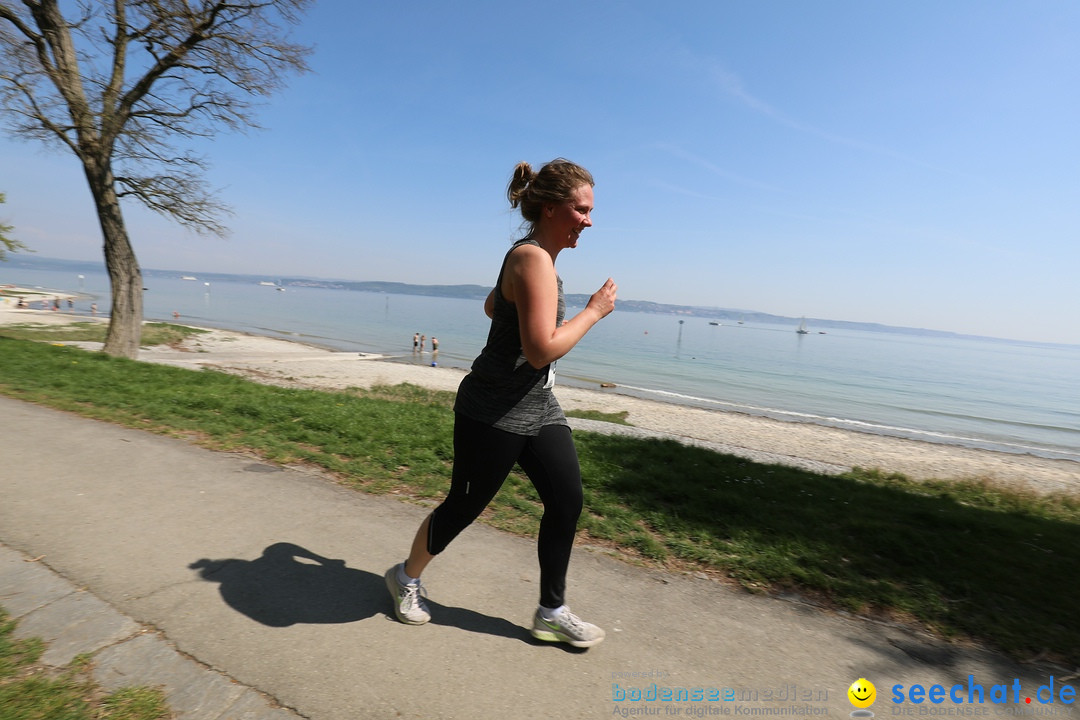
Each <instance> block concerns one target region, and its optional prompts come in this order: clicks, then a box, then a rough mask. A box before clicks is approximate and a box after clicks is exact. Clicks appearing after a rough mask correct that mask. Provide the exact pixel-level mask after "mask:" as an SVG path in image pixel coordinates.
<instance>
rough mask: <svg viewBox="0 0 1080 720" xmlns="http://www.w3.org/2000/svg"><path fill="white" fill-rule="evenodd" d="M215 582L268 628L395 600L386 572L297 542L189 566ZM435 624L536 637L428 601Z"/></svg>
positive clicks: (340, 618)
mask: <svg viewBox="0 0 1080 720" xmlns="http://www.w3.org/2000/svg"><path fill="white" fill-rule="evenodd" d="M188 567H189V568H190V569H192V570H198V571H199V577H200V578H202V579H203V580H206V581H207V582H216V583H218V584H219V585H220V587H219V588H218V589H219V591H220V592H221V597H222V599H223V600H224V601H225V603H226V604H227V605H228V606H229V607H231V608H232V609H234V610H236V611H237V612H239V613H241V614H243V615H246V616H247V617H249V618H251V619H252V620H254V621H255V622H257V623H261V624H263V625H267V626H269V627H289V626H290V625H297V624H327V623H329V624H334V623H350V622H356V621H357V620H364V619H365V618H369V617H374V616H375V615H379V614H382V615H384V616H387V617H393V612H394V611H393V604H392V601H391V599H390V594H389V592H388V591H387V589H386V583H385V581H384V580H383V576H382V575H377V574H375V573H371V572H368V571H366V570H357V569H355V568H350V567H346V565H345V561H344V560H341V559H336V558H327V557H323V556H322V555H319V554H317V553H314V552H312V551H310V550H308V549H307V548H303V547H300V546H299V545H295V544H293V543H288V542H279V543H274V544H273V545H270V546H268V547H267V548H266V549H265V550H263V553H262V555H261V556H260V557H258V558H256V559H254V560H243V559H239V558H227V559H223V560H209V559H207V558H203V559H200V560H196V561H195V562H193V563H191V564H190V565H188ZM428 604H429V605H430V607H431V611H432V620H431V622H432V624H433V625H444V626H447V627H456V628H458V629H460V630H465V631H468V632H475V633H482V634H485V635H495V636H497V637H505V638H509V639H512V640H520V641H522V642H531V641H532V638H531V637H530V635H529V632H528V630H527V629H526V628H523V627H521V626H519V625H515V624H513V623H512V622H510V621H508V620H505V619H503V618H497V617H492V616H490V615H484V614H482V613H478V612H476V611H474V610H467V609H465V608H458V607H449V606H445V605H440V604H438V603H435V602H432V601H428Z"/></svg>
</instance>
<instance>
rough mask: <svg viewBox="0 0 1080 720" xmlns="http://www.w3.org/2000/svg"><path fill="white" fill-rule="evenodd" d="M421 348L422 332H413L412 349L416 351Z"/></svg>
mask: <svg viewBox="0 0 1080 720" xmlns="http://www.w3.org/2000/svg"><path fill="white" fill-rule="evenodd" d="M419 349H420V333H413V336H412V351H413V352H416V351H417V350H419Z"/></svg>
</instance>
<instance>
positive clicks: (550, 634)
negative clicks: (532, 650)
mask: <svg viewBox="0 0 1080 720" xmlns="http://www.w3.org/2000/svg"><path fill="white" fill-rule="evenodd" d="M532 636H533V637H534V638H536V639H537V640H545V641H547V642H564V643H570V644H571V645H573V646H574V647H579V648H587V647H592V646H593V645H597V644H599V643H600V641H602V640H603V639H604V631H603V630H601V629H600V628H598V627H596V626H595V625H593V624H592V623H587V622H585V621H584V620H582V619H581V618H579V617H578V616H577V615H575V614H574V613H572V612H570V611H569V610H564V611H563V612H562V614H560V615H559V617H557V618H555V619H554V620H545V619H544V618H543V616H542V615H540V611H539V610H537V611H536V615H534V616H533V626H532Z"/></svg>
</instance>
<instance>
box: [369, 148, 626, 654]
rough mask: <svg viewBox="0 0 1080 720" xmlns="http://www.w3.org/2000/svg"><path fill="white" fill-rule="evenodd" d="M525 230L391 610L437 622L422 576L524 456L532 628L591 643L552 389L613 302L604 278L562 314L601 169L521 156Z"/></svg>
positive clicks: (575, 499)
mask: <svg viewBox="0 0 1080 720" xmlns="http://www.w3.org/2000/svg"><path fill="white" fill-rule="evenodd" d="M507 197H508V199H509V201H510V207H511V208H517V207H519V206H520V208H521V215H522V218H523V219H524V220H525V227H526V229H527V231H528V232H527V234H526V235H525V237H524V238H523V239H521V240H519V241H517V242H515V243H514V244H513V245H512V246H511V248H510V250H509V251H508V252H507V253H506V256H505V257H504V259H503V264H502V268H501V269H500V271H499V277H498V280H497V282H496V284H495V287H494V288H493V289H492V291H491V293H490V294H489V295H488V297H487V300H486V301H485V302H484V312H485V313H486V314H487V315H488V317H490V318H491V327H490V329H489V331H488V338H487V344H486V345H485V347H484V349H483V350H482V351H481V352H480V355H479V356H478V357H477V358H476V360H475V361H474V362H473V366H472V370H471V371H470V373H469V374H468V375H466V376H465V378H464V379H463V380H462V381H461V384H460V386H459V387H458V393H457V399H456V401H455V403H454V413H455V415H454V468H453V473H452V476H451V480H450V491H449V493H448V494H447V496H446V498H445V499H444V500H443V502H442V504H440V505H439V506H438V507H437V508H435V510H434V511H432V513H431V514H430V515H429V516H428V517H427V518H426V519H425V520H424V521H423V522H422V523H421V524H420V527H419V529H418V530H417V532H416V536H415V537H414V539H413V543H412V547H411V550H410V552H409V556H408V558H407V559H406V560H405V562H403V563H399V564H397V565H395V566H393V567H391V568H390V569H389V570H387V571H386V575H385V578H386V585H387V587H388V588H389V590H390V593H391V595H392V596H393V599H394V614H395V615H396V616H397V618H398V620H400V621H401V622H403V623H406V624H409V625H422V624H424V623H426V622H428V621H429V620H430V619H431V613H430V611H429V610H428V606H427V603H425V602H424V599H423V594H424V592H425V591H424V589H423V587H422V586H421V584H420V575H421V573H423V571H424V569H425V568H426V567H427V565H428V563H430V562H431V560H432V559H433V558H434V557H435V556H436V555H438V554H439V553H441V552H442V551H443V550H445V549H446V547H447V546H448V545H449V544H450V542H451V541H452V540H453V539H454V538H455V537H457V535H458V534H459V533H460V532H461V531H462V530H464V529H465V528H466V527H468V526H469V525H470V524H471V523H472V522H473V521H474V520H475V519H476V518H477V516H479V515H480V513H481V512H482V511H483V509H484V508H485V507H486V506H487V504H488V503H489V502H491V499H492V498H493V497H494V496H495V494H496V493H497V492H498V490H499V488H500V487H501V486H502V483H503V481H504V480H505V479H506V476H507V475H508V474H509V472H510V470H511V468H513V466H514V464H515V463H517V464H518V465H519V466H520V467H521V469H522V470H524V471H525V474H526V475H527V476H528V477H529V480H530V481H531V482H532V483H533V486H534V487H535V488H536V491H537V493H538V494H539V496H540V499H541V501H542V502H543V504H544V514H543V517H542V518H541V520H540V534H539V538H538V541H537V545H538V547H537V551H538V556H539V561H540V602H539V606H538V607H537V610H536V613H535V614H534V616H533V624H532V629H531V632H532V635H533V637H535V638H537V639H539V640H543V641H548V642H566V643H569V644H571V645H573V646H575V647H591V646H593V645H596V644H597V643H599V642H600V641H601V640H603V639H604V631H603V630H601V629H600V628H599V627H597V626H596V625H593V624H591V623H587V622H584V621H582V620H581V619H580V618H579V617H578V616H577V615H575V614H574V613H572V612H570V609H569V608H568V607H567V606H566V604H565V598H564V595H565V592H566V573H567V568H568V566H569V563H570V551H571V548H572V547H573V544H574V535H575V534H576V533H577V521H578V517H579V516H580V514H581V509H582V488H581V469H580V467H579V465H578V457H577V450H576V449H575V447H574V441H573V438H572V437H571V435H570V427H569V425H568V424H567V421H566V416H565V415H564V414H563V411H562V408H561V407H560V406H559V403H558V401H557V400H556V399H555V395H554V394H553V393H552V386H553V385H554V382H555V361H556V360H558V359H559V358H561V357H562V356H564V355H566V353H568V352H570V350H571V349H572V348H573V347H574V346H575V345H576V344H577V343H578V341H580V340H581V338H582V337H584V336H585V334H586V333H587V332H588V331H589V330H590V329H591V328H592V327H593V326H594V325H595V324H596V323H597V322H599V321H600V320H601V319H602V318H604V317H606V316H607V315H608V314H609V313H610V312H611V311H612V310H614V308H615V291H616V285H615V283H614V281H613V280H612V279H611V278H608V279H607V281H606V282H605V283H604V284H603V286H602V287H601V288H600V289H599V290H597V291H596V292H595V293H594V294H593V295H592V297H591V298H590V299H589V302H588V303H587V304H586V306H585V309H584V310H582V311H581V312H580V313H578V314H577V315H575V316H574V317H573V318H571V319H570V320H568V321H566V322H564V314H565V307H566V306H565V302H564V300H563V290H562V280H561V279H560V278H559V276H558V275H557V274H556V272H555V260H556V258H557V257H558V255H559V253H560V252H561V251H563V250H566V249H568V248H575V247H577V244H578V238H579V236H580V235H581V233H582V231H583V230H584V229H585V228H587V227H590V226H592V220H591V218H590V215H591V213H592V210H593V178H592V175H590V174H589V172H588V171H587V170H586V169H585V168H583V167H581V166H579V165H576V164H575V163H572V162H570V161H568V160H563V159H557V160H553V161H551V162H550V163H547V164H546V165H544V166H543V167H542V168H540V170H539V172H534V171H533V169H532V168H531V167H530V165H529V164H528V163H524V162H523V163H518V165H517V167H515V168H514V174H513V177H512V179H511V180H510V184H509V186H508V188H507Z"/></svg>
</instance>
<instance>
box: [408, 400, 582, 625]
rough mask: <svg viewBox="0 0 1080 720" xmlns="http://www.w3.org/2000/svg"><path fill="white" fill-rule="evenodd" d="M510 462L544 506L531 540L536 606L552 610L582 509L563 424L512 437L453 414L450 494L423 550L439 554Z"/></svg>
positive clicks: (560, 596) (490, 494) (562, 590)
mask: <svg viewBox="0 0 1080 720" xmlns="http://www.w3.org/2000/svg"><path fill="white" fill-rule="evenodd" d="M514 463H517V464H518V465H519V466H520V467H521V469H522V470H524V471H525V474H526V475H527V476H528V478H529V480H530V481H532V484H533V487H535V488H536V492H537V493H538V494H539V495H540V500H541V501H543V503H544V515H543V517H542V518H541V519H540V536H539V538H538V541H537V554H538V556H539V559H540V604H541V605H543V606H544V607H549V608H556V607H559V606H560V605H562V604H563V603H564V596H565V594H566V569H567V567H568V566H569V564H570V550H571V548H572V547H573V545H574V535H575V533H576V532H577V522H578V517H579V516H580V515H581V505H582V495H581V468H580V467H579V466H578V457H577V449H576V448H575V447H574V440H573V438H572V437H571V435H570V428H568V427H566V426H565V425H548V426H546V427H544V428H542V429H541V430H540V434H539V435H536V436H530V435H517V434H514V433H511V432H506V431H505V430H499V429H497V428H494V427H492V426H490V425H485V424H484V423H481V422H477V421H475V420H472V419H470V418H467V417H465V416H463V415H460V414H458V415H456V416H455V419H454V471H453V476H452V478H451V480H450V492H449V494H448V495H447V496H446V499H445V500H443V502H442V504H441V505H439V506H438V507H437V508H435V510H434V512H432V514H431V522H430V523H429V525H428V539H427V550H428V552H429V553H431V554H432V555H438V554H439V553H440V552H442V551H443V550H445V549H446V546H447V545H449V544H450V542H451V541H452V540H453V539H454V538H455V537H457V536H458V534H459V533H460V532H461V531H462V530H464V529H465V528H466V527H468V526H469V525H470V524H471V523H472V521H473V520H475V519H476V518H477V517H478V516H479V515H480V513H481V512H483V510H484V508H485V507H487V504H488V503H489V502H491V499H492V498H494V497H495V493H497V492H498V491H499V488H500V487H502V484H503V481H504V480H506V476H507V475H509V474H510V470H511V469H513V467H514Z"/></svg>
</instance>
